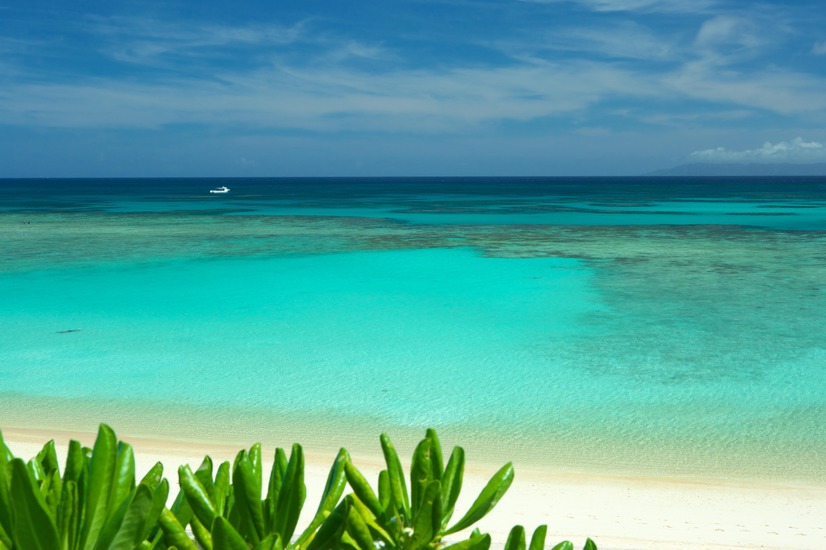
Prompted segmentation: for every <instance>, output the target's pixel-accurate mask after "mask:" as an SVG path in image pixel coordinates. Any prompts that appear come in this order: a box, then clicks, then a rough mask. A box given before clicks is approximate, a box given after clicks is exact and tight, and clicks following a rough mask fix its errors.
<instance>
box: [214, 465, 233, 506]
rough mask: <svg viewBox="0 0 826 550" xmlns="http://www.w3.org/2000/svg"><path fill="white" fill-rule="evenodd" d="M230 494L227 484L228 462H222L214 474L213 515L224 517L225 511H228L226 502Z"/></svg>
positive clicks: (229, 487)
mask: <svg viewBox="0 0 826 550" xmlns="http://www.w3.org/2000/svg"><path fill="white" fill-rule="evenodd" d="M231 492H232V489H231V486H230V483H229V462H222V463H221V465H220V466H218V473H217V474H215V500H214V501H213V503H214V504H215V513H216V514H218V515H219V516H224V517H226V515H225V514H224V511H225V510H228V509H229V508H228V505H227V500H228V499H229V497H230V494H231Z"/></svg>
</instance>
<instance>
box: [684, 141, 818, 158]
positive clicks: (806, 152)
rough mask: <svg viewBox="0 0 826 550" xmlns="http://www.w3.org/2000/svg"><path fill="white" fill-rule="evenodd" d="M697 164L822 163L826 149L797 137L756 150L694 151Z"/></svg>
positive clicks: (718, 148) (717, 149) (814, 142)
mask: <svg viewBox="0 0 826 550" xmlns="http://www.w3.org/2000/svg"><path fill="white" fill-rule="evenodd" d="M690 157H691V159H692V160H695V161H698V162H758V163H775V162H818V161H820V162H822V161H826V147H824V145H823V144H822V143H819V142H817V141H805V140H804V139H803V138H801V137H797V138H795V139H793V140H791V141H780V142H777V143H771V142H769V141H767V142H765V143H764V144H763V145H762V146H761V147H758V148H756V149H746V150H744V151H731V150H729V149H726V148H725V147H717V148H714V149H705V150H703V151H694V152H693V153H691V155H690Z"/></svg>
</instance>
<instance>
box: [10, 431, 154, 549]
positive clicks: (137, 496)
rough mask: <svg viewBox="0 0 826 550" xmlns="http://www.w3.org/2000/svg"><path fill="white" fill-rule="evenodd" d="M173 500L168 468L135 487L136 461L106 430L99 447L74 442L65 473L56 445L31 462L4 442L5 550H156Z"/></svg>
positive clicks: (100, 433) (101, 433)
mask: <svg viewBox="0 0 826 550" xmlns="http://www.w3.org/2000/svg"><path fill="white" fill-rule="evenodd" d="M168 495H169V484H168V482H167V481H166V479H164V478H163V465H162V464H161V463H157V464H156V465H155V466H153V467H152V468H151V469H150V470H149V472H148V473H147V474H146V475H145V476H144V477H143V479H141V481H140V482H139V483H136V482H135V457H134V452H133V450H132V447H131V446H130V445H129V444H128V443H124V442H122V441H118V440H117V438H116V437H115V433H114V432H113V431H112V429H111V428H109V427H108V426H106V425H104V424H101V426H100V429H99V431H98V435H97V439H96V440H95V445H94V448H92V449H89V448H86V447H82V446H81V445H80V443H79V442H77V441H75V440H72V441H71V442H70V443H69V449H68V452H67V456H66V462H65V466H64V469H63V473H62V474H61V472H60V468H59V463H58V458H57V453H56V452H55V446H54V441H49V442H48V443H46V445H44V447H43V449H42V450H41V451H40V452H39V453H38V454H37V456H36V457H34V458H32V459H31V460H29V461H28V462H24V461H23V460H22V459H20V458H15V457H14V456H13V455H12V453H11V452H10V451H9V449H8V447H7V446H6V444H5V443H4V442H3V440H2V436H0V550H12V549H13V550H103V549H127V548H128V549H132V548H137V547H139V546H141V545H143V546H141V547H142V548H147V549H148V548H153V547H154V546H153V545H152V543H151V542H150V541H152V540H156V541H159V540H160V532H159V529H158V518H159V516H160V514H161V511H162V509H163V508H164V506H165V504H166V500H167V497H168Z"/></svg>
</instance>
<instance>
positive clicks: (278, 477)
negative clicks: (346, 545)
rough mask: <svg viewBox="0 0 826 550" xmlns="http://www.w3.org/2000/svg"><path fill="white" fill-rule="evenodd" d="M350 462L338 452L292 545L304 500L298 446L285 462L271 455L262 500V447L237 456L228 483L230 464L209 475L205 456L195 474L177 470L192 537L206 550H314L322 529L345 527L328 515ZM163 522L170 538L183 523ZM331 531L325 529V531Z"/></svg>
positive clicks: (280, 456)
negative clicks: (314, 506) (308, 518)
mask: <svg viewBox="0 0 826 550" xmlns="http://www.w3.org/2000/svg"><path fill="white" fill-rule="evenodd" d="M348 460H349V455H348V454H347V451H346V450H344V449H341V450H340V451H339V453H338V456H337V457H336V459H335V461H334V462H333V465H332V467H331V469H330V473H329V476H328V478H327V484H326V487H325V490H324V493H323V495H322V497H321V502H320V504H319V506H318V509H317V511H316V514H315V517H314V518H313V519H312V521H311V522H310V524H309V525H308V526H307V527H306V528H305V529H304V530H303V531H302V532H301V534H300V535H299V536H298V537H297V538H296V540H295V541H294V542H291V540H292V538H293V535H294V534H295V532H296V527H297V524H298V519H299V516H300V514H301V510H302V508H303V506H304V501H305V498H306V487H305V485H304V452H303V450H302V448H301V446H300V445H298V444H295V445H293V447H292V451H291V453H290V458H289V460H287V456H286V453H285V452H284V450H283V449H281V448H278V449H276V450H275V459H274V462H273V468H272V471H271V473H270V477H269V483H268V487H267V494H266V496H265V497H262V482H263V468H262V465H261V445H260V444H256V445H253V446H252V447H251V448H250V450H249V451H246V450H242V451H241V452H239V453H238V455H237V456H236V458H235V461H234V463H233V466H232V476H231V478H232V479H231V480H230V465H229V462H223V463H222V464H221V465H220V466H219V467H218V469H217V471H215V472H214V474H213V462H212V459H211V458H210V457H209V456H207V457H205V458H204V461H203V462H202V464H201V466H200V467H199V468H198V469H197V470H196V471H195V472H193V471H192V469H191V468H190V467H189V466H186V465H185V466H181V467H180V468H179V469H178V476H179V482H180V486H181V494H182V495H185V498H186V501H187V502H188V503H189V506H190V507H191V509H192V512H193V514H192V516H191V519H190V520H189V525H190V527H191V529H192V533H193V535H194V536H195V539H196V540H197V541H198V543H199V544H200V545H201V546H202V547H203V548H205V549H207V550H225V549H226V550H229V549H232V550H235V549H240V550H246V549H248V548H254V549H256V550H280V549H282V548H295V549H304V548H308V547H309V548H312V541H313V538H314V537H315V534H316V531H317V530H318V529H319V528H320V527H322V526H323V525H325V523H326V524H331V523H335V522H342V521H343V518H341V517H340V516H333V515H332V512H333V511H334V509H335V507H336V504H337V503H338V502H339V500H340V499H341V495H342V494H343V492H344V488H345V486H346V479H345V475H344V464H345V463H346V462H347V461H348ZM161 520H162V521H161V526H162V528H163V529H164V531H166V532H167V533H169V534H170V535H171V534H173V533H176V532H177V533H180V532H182V531H183V526H184V525H185V523H183V524H182V523H181V522H177V524H176V522H175V521H174V518H171V517H169V516H165V517H162V518H161ZM331 528H332V527H330V525H328V526H327V529H328V530H330V529H331Z"/></svg>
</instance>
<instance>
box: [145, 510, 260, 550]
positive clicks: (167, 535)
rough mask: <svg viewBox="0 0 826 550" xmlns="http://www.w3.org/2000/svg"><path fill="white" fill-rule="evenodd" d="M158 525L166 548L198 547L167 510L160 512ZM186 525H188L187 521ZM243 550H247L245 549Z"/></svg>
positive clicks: (194, 548)
mask: <svg viewBox="0 0 826 550" xmlns="http://www.w3.org/2000/svg"><path fill="white" fill-rule="evenodd" d="M158 523H160V525H161V529H163V532H164V539H165V541H166V543H167V545H168V546H175V547H176V548H178V549H180V550H198V547H197V546H196V545H195V543H194V542H192V539H190V538H189V535H187V533H186V530H185V529H184V527H183V525H181V523H180V522H179V521H178V518H176V517H175V514H173V513H172V512H171V511H170V510H169V509H168V508H164V509H163V510H161V514H160V516H159V517H158ZM187 523H189V522H188V521H187ZM245 550H247V549H246V548H245Z"/></svg>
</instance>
